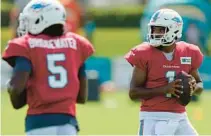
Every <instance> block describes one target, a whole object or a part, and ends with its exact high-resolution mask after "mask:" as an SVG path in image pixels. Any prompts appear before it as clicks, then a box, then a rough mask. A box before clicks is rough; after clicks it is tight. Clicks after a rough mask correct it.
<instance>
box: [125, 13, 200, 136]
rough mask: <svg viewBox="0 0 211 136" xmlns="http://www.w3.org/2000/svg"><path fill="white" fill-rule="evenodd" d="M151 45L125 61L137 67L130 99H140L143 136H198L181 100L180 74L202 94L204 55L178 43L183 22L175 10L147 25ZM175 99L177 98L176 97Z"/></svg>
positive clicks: (138, 48)
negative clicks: (177, 76)
mask: <svg viewBox="0 0 211 136" xmlns="http://www.w3.org/2000/svg"><path fill="white" fill-rule="evenodd" d="M148 26H149V33H148V40H149V41H148V42H144V43H142V44H140V45H138V46H136V47H135V48H133V49H132V50H131V51H130V52H129V53H127V54H126V56H125V59H126V60H127V61H128V62H129V63H130V64H131V65H132V66H134V70H133V74H132V79H131V83H130V91H129V96H130V98H131V99H132V100H141V101H142V105H141V108H140V111H141V112H140V131H139V134H140V135H197V132H196V131H195V129H194V128H193V127H192V125H191V124H190V122H189V120H188V117H187V114H186V110H185V107H184V106H182V105H180V104H179V103H178V101H177V100H176V98H175V97H179V96H180V95H179V94H180V93H181V92H180V91H179V89H178V88H182V86H181V85H180V82H181V80H180V79H178V80H175V77H176V75H177V74H178V73H179V72H180V71H185V72H186V73H188V74H190V75H191V76H192V80H191V81H190V82H189V84H190V89H191V92H192V93H194V94H201V92H202V90H203V84H202V79H201V78H200V75H199V72H198V68H199V67H200V65H201V63H202V61H203V55H202V53H201V51H200V49H199V48H198V46H196V45H193V44H189V43H186V42H183V41H178V39H179V38H181V36H182V27H183V21H182V18H181V16H180V15H179V14H178V13H177V12H176V11H174V10H171V9H161V10H158V11H157V12H155V13H154V14H153V16H152V18H151V20H150V22H149V24H148ZM173 96H174V97H173Z"/></svg>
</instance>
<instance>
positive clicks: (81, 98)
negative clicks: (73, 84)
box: [77, 64, 88, 104]
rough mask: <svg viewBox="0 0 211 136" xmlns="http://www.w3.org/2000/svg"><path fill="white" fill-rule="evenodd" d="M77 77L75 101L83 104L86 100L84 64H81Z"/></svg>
mask: <svg viewBox="0 0 211 136" xmlns="http://www.w3.org/2000/svg"><path fill="white" fill-rule="evenodd" d="M78 78H79V82H80V87H79V92H78V96H77V103H79V104H84V103H85V102H86V100H87V94H88V91H87V78H86V73H85V64H83V65H82V66H81V67H80V69H79V73H78Z"/></svg>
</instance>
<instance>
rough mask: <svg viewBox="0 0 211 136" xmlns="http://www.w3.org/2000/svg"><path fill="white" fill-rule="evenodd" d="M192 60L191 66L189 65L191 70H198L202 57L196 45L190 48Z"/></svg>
mask: <svg viewBox="0 0 211 136" xmlns="http://www.w3.org/2000/svg"><path fill="white" fill-rule="evenodd" d="M192 58H193V60H192V64H191V66H192V69H198V68H199V67H200V66H201V64H202V62H203V58H204V56H203V54H202V52H201V51H200V49H199V47H198V46H196V45H193V48H192Z"/></svg>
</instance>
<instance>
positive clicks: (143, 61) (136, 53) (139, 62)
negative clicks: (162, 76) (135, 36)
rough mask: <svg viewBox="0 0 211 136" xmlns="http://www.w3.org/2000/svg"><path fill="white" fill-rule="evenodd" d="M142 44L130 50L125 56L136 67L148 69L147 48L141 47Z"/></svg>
mask: <svg viewBox="0 0 211 136" xmlns="http://www.w3.org/2000/svg"><path fill="white" fill-rule="evenodd" d="M140 46H142V45H139V46H137V47H135V48H133V49H132V50H130V51H129V52H128V53H127V54H126V55H125V56H124V58H125V59H126V60H127V61H128V62H129V63H130V64H131V65H132V66H135V67H138V68H140V69H142V70H144V71H146V69H147V62H148V61H147V58H148V56H147V54H146V53H147V52H146V50H145V49H141V48H139V47H140Z"/></svg>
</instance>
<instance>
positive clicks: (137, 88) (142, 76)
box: [129, 67, 182, 100]
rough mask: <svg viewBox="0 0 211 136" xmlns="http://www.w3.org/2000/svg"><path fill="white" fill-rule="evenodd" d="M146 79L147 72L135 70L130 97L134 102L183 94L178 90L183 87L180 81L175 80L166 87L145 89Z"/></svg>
mask: <svg viewBox="0 0 211 136" xmlns="http://www.w3.org/2000/svg"><path fill="white" fill-rule="evenodd" d="M146 77H147V72H146V71H143V70H141V69H139V68H137V67H135V68H134V70H133V75H132V79H131V83H130V91H129V97H130V98H131V99H132V100H140V99H148V98H151V97H154V96H158V95H165V94H167V93H170V94H172V95H174V96H176V97H179V95H177V93H178V94H180V93H181V92H180V91H179V90H177V89H176V88H182V86H181V85H179V83H180V82H181V80H180V79H178V80H175V81H173V82H171V83H169V84H167V85H166V86H161V87H157V88H150V89H149V88H145V87H144V84H145V82H146Z"/></svg>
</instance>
